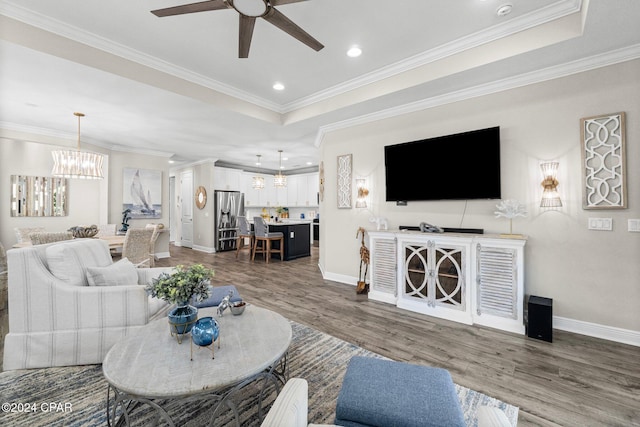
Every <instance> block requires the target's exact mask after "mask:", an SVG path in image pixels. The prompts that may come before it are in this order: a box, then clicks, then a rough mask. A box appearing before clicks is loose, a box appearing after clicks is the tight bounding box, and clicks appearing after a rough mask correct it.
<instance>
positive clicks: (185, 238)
mask: <svg viewBox="0 0 640 427" xmlns="http://www.w3.org/2000/svg"><path fill="white" fill-rule="evenodd" d="M180 199H181V203H180V205H181V207H182V209H181V213H180V229H181V230H182V236H181V239H180V245H181V246H184V247H187V248H191V247H193V203H194V199H193V172H192V171H185V172H182V173H181V174H180Z"/></svg>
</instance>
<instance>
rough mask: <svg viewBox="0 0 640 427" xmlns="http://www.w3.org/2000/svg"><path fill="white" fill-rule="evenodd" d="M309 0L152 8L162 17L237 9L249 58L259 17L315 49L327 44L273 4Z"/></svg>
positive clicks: (221, 0) (213, 0)
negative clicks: (315, 37)
mask: <svg viewBox="0 0 640 427" xmlns="http://www.w3.org/2000/svg"><path fill="white" fill-rule="evenodd" d="M301 1H306V0H209V1H202V2H198V3H190V4H185V5H181V6H173V7H167V8H164V9H157V10H152V11H151V13H153V14H154V15H156V16H157V17H159V18H162V17H165V16H175V15H184V14H187V13H196V12H206V11H211V10H220V9H234V10H235V11H237V12H238V13H239V14H240V25H239V43H238V57H239V58H248V57H249V49H250V47H251V39H252V37H253V28H254V26H255V23H256V18H263V19H264V20H265V21H267V22H269V23H270V24H272V25H273V26H275V27H278V28H279V29H281V30H282V31H284V32H285V33H287V34H289V35H290V36H292V37H294V38H295V39H297V40H299V41H301V42H302V43H304V44H306V45H307V46H309V47H310V48H311V49H313V50H315V51H319V50H321V49H322V48H324V45H323V44H322V43H320V42H319V41H318V40H316V39H314V38H313V37H312V36H311V35H310V34H309V33H307V32H306V31H304V30H303V29H302V28H300V27H299V26H298V25H297V24H295V23H294V22H293V21H291V20H290V19H289V18H287V17H286V16H285V15H283V14H282V13H281V12H280V11H278V10H277V9H276V8H275V7H274V6H280V5H285V4H289V3H298V2H301Z"/></svg>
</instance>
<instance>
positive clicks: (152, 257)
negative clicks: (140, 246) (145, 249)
mask: <svg viewBox="0 0 640 427" xmlns="http://www.w3.org/2000/svg"><path fill="white" fill-rule="evenodd" d="M144 228H146V229H147V230H153V234H151V242H150V243H149V255H150V257H149V266H150V267H155V265H156V241H157V240H158V236H159V235H160V230H162V229H163V228H164V224H147V225H146V226H145V227H144Z"/></svg>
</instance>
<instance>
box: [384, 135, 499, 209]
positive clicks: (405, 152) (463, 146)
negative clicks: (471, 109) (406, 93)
mask: <svg viewBox="0 0 640 427" xmlns="http://www.w3.org/2000/svg"><path fill="white" fill-rule="evenodd" d="M384 164H385V183H386V198H387V201H389V202H391V201H425V200H471V199H500V198H501V194H500V127H498V126H496V127H492V128H487V129H479V130H474V131H469V132H463V133H457V134H454V135H446V136H440V137H436V138H429V139H422V140H419V141H412V142H405V143H403V144H396V145H387V146H385V147H384Z"/></svg>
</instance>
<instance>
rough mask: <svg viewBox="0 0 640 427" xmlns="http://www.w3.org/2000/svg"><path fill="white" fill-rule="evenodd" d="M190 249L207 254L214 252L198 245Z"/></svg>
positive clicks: (212, 249)
mask: <svg viewBox="0 0 640 427" xmlns="http://www.w3.org/2000/svg"><path fill="white" fill-rule="evenodd" d="M191 249H193V250H194V251H199V252H205V253H208V254H212V253H215V251H216V250H215V249H214V248H210V247H208V246H200V245H193V247H192V248H191Z"/></svg>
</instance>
